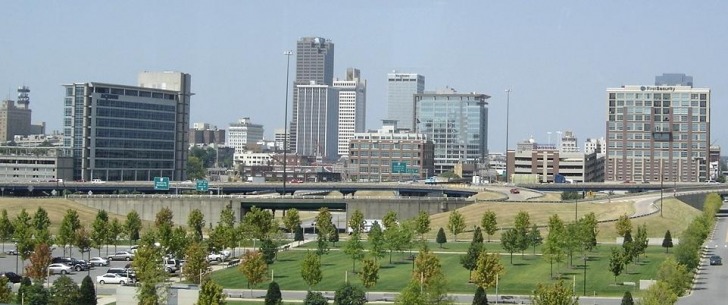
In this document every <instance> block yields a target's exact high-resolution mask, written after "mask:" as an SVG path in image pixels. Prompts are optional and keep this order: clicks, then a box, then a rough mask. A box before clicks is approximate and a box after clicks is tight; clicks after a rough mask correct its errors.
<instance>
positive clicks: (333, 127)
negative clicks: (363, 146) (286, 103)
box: [295, 81, 339, 160]
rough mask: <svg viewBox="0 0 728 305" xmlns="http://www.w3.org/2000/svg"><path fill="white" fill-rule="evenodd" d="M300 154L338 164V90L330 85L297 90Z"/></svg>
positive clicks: (298, 150) (298, 144) (297, 134)
mask: <svg viewBox="0 0 728 305" xmlns="http://www.w3.org/2000/svg"><path fill="white" fill-rule="evenodd" d="M295 92H296V98H297V100H296V104H298V107H297V108H296V111H297V117H298V120H296V139H297V141H296V153H297V154H299V155H302V156H315V157H316V158H320V159H326V160H335V159H336V158H337V151H338V146H337V143H338V142H337V140H338V135H339V134H338V123H339V105H338V103H337V97H338V95H337V94H336V90H335V89H333V88H332V87H331V86H329V85H320V84H316V82H315V81H311V83H310V84H308V85H297V86H296V90H295Z"/></svg>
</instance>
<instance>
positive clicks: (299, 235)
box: [293, 226, 304, 242]
mask: <svg viewBox="0 0 728 305" xmlns="http://www.w3.org/2000/svg"><path fill="white" fill-rule="evenodd" d="M303 239H304V238H303V228H302V227H301V226H298V227H296V231H295V232H294V233H293V241H298V242H301V241H303Z"/></svg>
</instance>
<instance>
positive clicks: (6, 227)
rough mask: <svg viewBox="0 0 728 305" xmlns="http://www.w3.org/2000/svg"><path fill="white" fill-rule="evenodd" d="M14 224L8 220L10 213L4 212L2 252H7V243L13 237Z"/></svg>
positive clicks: (0, 228) (0, 227) (0, 220)
mask: <svg viewBox="0 0 728 305" xmlns="http://www.w3.org/2000/svg"><path fill="white" fill-rule="evenodd" d="M13 231H14V228H13V222H12V221H10V219H9V218H8V211H7V210H6V209H3V210H2V216H0V240H2V252H3V253H4V252H5V242H6V241H8V240H9V239H10V238H11V237H12V236H13Z"/></svg>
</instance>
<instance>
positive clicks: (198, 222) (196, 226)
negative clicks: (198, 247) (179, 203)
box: [187, 209, 205, 242]
mask: <svg viewBox="0 0 728 305" xmlns="http://www.w3.org/2000/svg"><path fill="white" fill-rule="evenodd" d="M187 227H188V228H189V229H190V232H191V233H192V239H194V240H195V241H196V242H201V241H202V237H203V232H202V229H204V228H205V214H202V211H201V210H200V209H194V210H192V212H190V214H189V215H187Z"/></svg>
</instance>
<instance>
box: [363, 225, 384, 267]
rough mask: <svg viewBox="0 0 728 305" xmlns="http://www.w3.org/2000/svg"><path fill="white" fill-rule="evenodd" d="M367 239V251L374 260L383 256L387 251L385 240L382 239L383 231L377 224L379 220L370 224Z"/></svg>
mask: <svg viewBox="0 0 728 305" xmlns="http://www.w3.org/2000/svg"><path fill="white" fill-rule="evenodd" d="M367 240H368V241H369V246H370V248H369V253H370V254H371V255H372V257H374V259H376V260H379V259H381V258H382V257H384V255H385V253H386V251H387V245H386V240H384V232H382V227H381V226H380V225H379V222H376V221H375V222H374V224H372V227H371V229H370V230H369V234H368V235H367Z"/></svg>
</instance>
